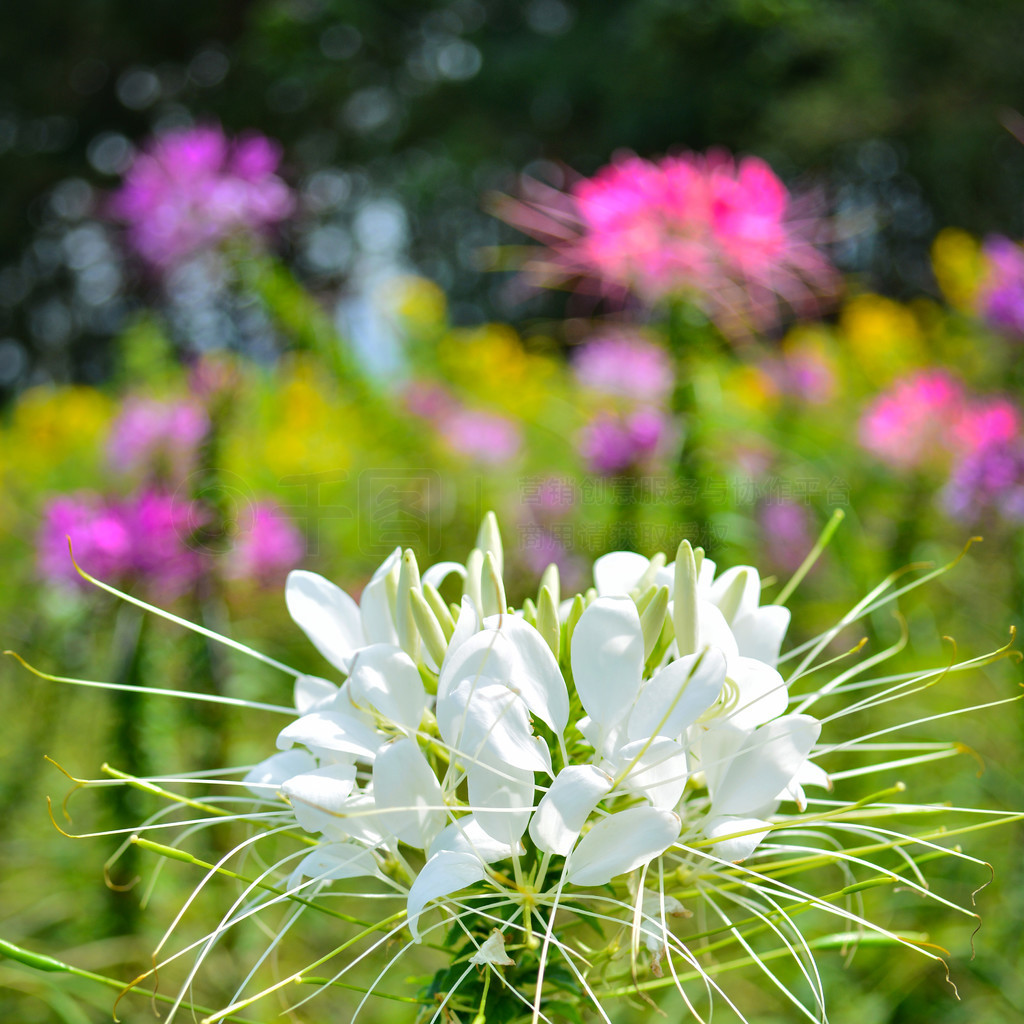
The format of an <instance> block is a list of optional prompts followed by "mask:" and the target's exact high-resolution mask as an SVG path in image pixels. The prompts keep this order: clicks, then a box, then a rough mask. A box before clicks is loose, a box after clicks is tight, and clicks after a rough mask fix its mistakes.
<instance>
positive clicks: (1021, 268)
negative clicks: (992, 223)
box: [977, 235, 1024, 338]
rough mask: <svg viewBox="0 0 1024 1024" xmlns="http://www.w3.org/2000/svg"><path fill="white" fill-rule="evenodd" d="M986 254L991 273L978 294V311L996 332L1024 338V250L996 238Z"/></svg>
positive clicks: (986, 248) (987, 247)
mask: <svg viewBox="0 0 1024 1024" xmlns="http://www.w3.org/2000/svg"><path fill="white" fill-rule="evenodd" d="M983 252H984V255H985V260H986V262H987V264H988V272H987V273H986V275H985V278H984V280H983V281H982V283H981V287H980V288H979V291H978V298H977V304H978V310H979V312H980V313H981V315H982V316H983V317H984V318H985V320H986V321H988V323H989V325H990V326H992V327H993V328H995V329H996V330H997V331H1001V332H1003V333H1005V334H1009V335H1013V336H1016V337H1017V338H1024V248H1021V246H1019V245H1015V244H1014V243H1013V242H1011V241H1010V239H1008V238H1004V237H1003V236H1002V235H993V236H992V237H991V238H988V239H986V241H985V245H984V248H983Z"/></svg>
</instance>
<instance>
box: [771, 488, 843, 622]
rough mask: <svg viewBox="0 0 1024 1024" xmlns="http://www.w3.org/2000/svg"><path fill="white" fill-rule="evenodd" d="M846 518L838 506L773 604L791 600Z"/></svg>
mask: <svg viewBox="0 0 1024 1024" xmlns="http://www.w3.org/2000/svg"><path fill="white" fill-rule="evenodd" d="M845 518H846V513H845V512H844V511H843V510H842V509H841V508H837V509H836V510H835V511H834V512H833V513H832V518H831V519H829V521H828V522H827V523H826V524H825V529H824V530H822V531H821V535H820V536H819V537H818V539H817V541H816V542H815V544H814V547H813V548H811V550H810V551H809V552H808V554H807V557H806V558H805V559H804V560H803V561H802V562H801V563H800V565H799V567H798V568H797V570H796V572H795V573H793V576H792V578H791V579H790V581H789V582H788V583H787V584H786V585H785V586H784V587H783V588H782V590H781V591H779V596H778V597H777V598H775V600H774V601H773V602H772V604H785V603H786V602H787V601H788V600H789V598H790V596H791V595H792V593H793V591H794V590H796V588H797V587H798V586H800V584H801V583H802V582H803V579H804V577H805V576H806V575H807V574H808V573H809V572H810V571H811V569H812V568H813V567H814V563H815V562H817V560H818V559H819V558H820V557H821V553H822V552H823V551H824V550H825V548H827V547H828V545H829V541H831V540H832V536H833V535H834V534H835V532H836V530H838V529H839V524H840V523H841V522H842V521H843V520H844V519H845Z"/></svg>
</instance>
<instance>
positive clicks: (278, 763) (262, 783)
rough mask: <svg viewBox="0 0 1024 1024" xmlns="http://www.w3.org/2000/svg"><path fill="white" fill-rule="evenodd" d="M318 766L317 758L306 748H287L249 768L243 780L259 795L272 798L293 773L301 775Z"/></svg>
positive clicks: (267, 798) (268, 798)
mask: <svg viewBox="0 0 1024 1024" xmlns="http://www.w3.org/2000/svg"><path fill="white" fill-rule="evenodd" d="M314 768H316V760H315V759H314V758H312V757H310V756H309V754H307V753H306V751H304V750H286V751H284V752H283V753H281V754H273V755H271V756H270V757H268V758H267V759H266V760H265V761H261V762H260V763H259V764H258V765H255V766H254V767H253V768H251V769H249V772H248V774H247V775H246V776H245V778H244V779H243V780H242V781H243V782H244V783H245V785H246V786H248V787H249V789H250V790H251V791H252V792H253V793H255V794H256V795H257V796H260V797H263V798H264V799H266V800H271V799H273V798H274V797H275V796H276V795H277V791H278V790H279V789H280V788H281V783H282V782H286V781H287V780H288V779H290V778H291V777H292V776H293V775H301V774H302V773H303V772H309V771H312V770H313V769H314Z"/></svg>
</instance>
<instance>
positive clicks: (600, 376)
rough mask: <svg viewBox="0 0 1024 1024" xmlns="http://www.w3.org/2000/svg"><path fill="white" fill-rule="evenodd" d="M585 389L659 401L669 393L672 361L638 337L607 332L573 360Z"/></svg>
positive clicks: (660, 348) (672, 377)
mask: <svg viewBox="0 0 1024 1024" xmlns="http://www.w3.org/2000/svg"><path fill="white" fill-rule="evenodd" d="M573 370H574V372H575V374H576V379H577V380H578V381H579V383H580V384H582V385H583V386H584V387H585V388H589V389H590V390H592V391H599V392H601V393H603V394H606V395H621V396H623V397H624V398H630V399H634V400H637V401H650V402H662V401H664V400H665V399H666V398H667V397H668V395H669V393H670V392H671V391H672V387H673V384H674V382H675V379H674V378H675V375H674V374H673V371H672V360H671V359H670V358H669V356H668V353H667V352H666V351H665V350H664V349H663V348H662V347H661V346H660V345H656V344H654V343H653V342H650V341H647V340H646V339H645V338H643V337H641V336H640V335H637V334H628V333H625V332H610V333H606V334H601V335H598V336H597V337H595V338H593V339H592V340H590V341H588V342H587V343H586V344H585V345H583V346H582V347H581V348H580V349H579V350H578V351H577V352H576V355H575V357H574V359H573Z"/></svg>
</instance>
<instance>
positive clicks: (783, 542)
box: [758, 501, 815, 572]
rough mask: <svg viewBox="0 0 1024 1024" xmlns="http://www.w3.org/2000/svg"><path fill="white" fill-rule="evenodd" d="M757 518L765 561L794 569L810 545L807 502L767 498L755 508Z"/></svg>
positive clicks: (812, 537) (804, 556)
mask: <svg viewBox="0 0 1024 1024" xmlns="http://www.w3.org/2000/svg"><path fill="white" fill-rule="evenodd" d="M758 519H759V520H760V525H761V538H762V541H763V543H764V550H765V555H766V558H767V562H768V564H769V565H771V566H773V567H775V568H778V569H782V570H784V571H785V572H795V571H796V570H797V569H798V568H799V567H800V564H801V562H803V560H804V559H805V558H806V557H807V555H808V553H809V552H810V550H811V548H812V547H813V546H814V540H815V537H814V533H813V528H812V523H811V515H810V511H809V510H808V508H807V506H806V505H798V504H795V503H794V502H790V501H786V502H769V503H767V504H764V505H762V506H761V507H760V509H759V510H758Z"/></svg>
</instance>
